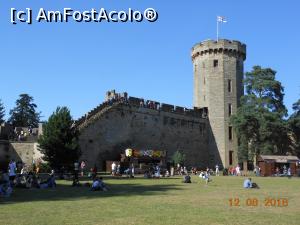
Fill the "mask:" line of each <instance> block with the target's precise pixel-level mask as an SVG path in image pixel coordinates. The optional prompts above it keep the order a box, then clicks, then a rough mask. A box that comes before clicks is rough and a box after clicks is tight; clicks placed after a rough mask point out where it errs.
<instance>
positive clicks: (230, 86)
mask: <svg viewBox="0 0 300 225" xmlns="http://www.w3.org/2000/svg"><path fill="white" fill-rule="evenodd" d="M227 88H228V92H232V81H231V80H228V85H227Z"/></svg>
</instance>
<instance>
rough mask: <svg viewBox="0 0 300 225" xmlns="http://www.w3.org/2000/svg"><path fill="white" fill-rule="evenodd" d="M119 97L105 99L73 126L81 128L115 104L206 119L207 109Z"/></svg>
mask: <svg viewBox="0 0 300 225" xmlns="http://www.w3.org/2000/svg"><path fill="white" fill-rule="evenodd" d="M119 96H120V97H117V98H110V99H107V100H106V101H105V102H103V103H102V104H100V105H98V106H97V107H96V108H94V109H92V110H91V111H89V112H88V113H86V114H85V115H84V116H82V117H80V118H79V119H78V120H77V121H76V122H75V126H76V127H81V125H82V124H84V123H85V122H86V121H88V120H89V119H90V118H92V117H94V116H95V115H96V114H97V113H99V112H101V111H102V110H104V109H106V108H108V107H111V106H113V105H116V104H123V105H129V106H133V107H138V108H148V109H152V110H156V111H163V112H169V113H174V114H180V115H186V116H191V117H197V118H204V119H206V118H207V117H208V109H207V108H206V107H205V108H197V107H194V109H188V108H185V107H181V106H175V105H170V104H166V103H159V102H156V101H152V100H144V99H143V98H136V97H129V98H127V95H125V96H124V95H119Z"/></svg>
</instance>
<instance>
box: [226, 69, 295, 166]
mask: <svg viewBox="0 0 300 225" xmlns="http://www.w3.org/2000/svg"><path fill="white" fill-rule="evenodd" d="M275 75H276V72H275V71H274V70H272V69H270V68H261V67H260V66H254V67H253V69H252V71H251V72H247V73H246V75H245V80H244V85H245V89H246V95H245V96H242V97H241V106H240V107H239V108H238V110H237V114H236V115H233V116H232V117H231V123H232V125H233V127H234V129H235V132H236V134H237V137H238V140H239V149H238V158H239V161H240V162H241V161H244V160H248V159H253V157H254V156H257V155H258V154H284V153H285V152H286V151H287V150H288V146H289V138H288V124H287V122H286V121H285V120H284V117H285V116H286V115H287V109H286V107H285V106H284V104H283V97H284V88H283V87H282V85H281V83H280V82H279V81H277V80H276V79H275Z"/></svg>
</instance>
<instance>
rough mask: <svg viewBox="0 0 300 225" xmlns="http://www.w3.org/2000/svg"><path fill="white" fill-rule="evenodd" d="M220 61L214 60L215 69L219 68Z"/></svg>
mask: <svg viewBox="0 0 300 225" xmlns="http://www.w3.org/2000/svg"><path fill="white" fill-rule="evenodd" d="M218 63H219V62H218V60H217V59H214V67H218Z"/></svg>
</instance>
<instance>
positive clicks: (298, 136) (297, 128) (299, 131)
mask: <svg viewBox="0 0 300 225" xmlns="http://www.w3.org/2000/svg"><path fill="white" fill-rule="evenodd" d="M293 110H294V113H293V114H292V115H291V116H290V118H289V121H288V122H289V128H290V131H291V142H292V152H293V154H296V155H298V156H299V157H300V99H299V100H298V101H297V102H296V103H294V104H293Z"/></svg>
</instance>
